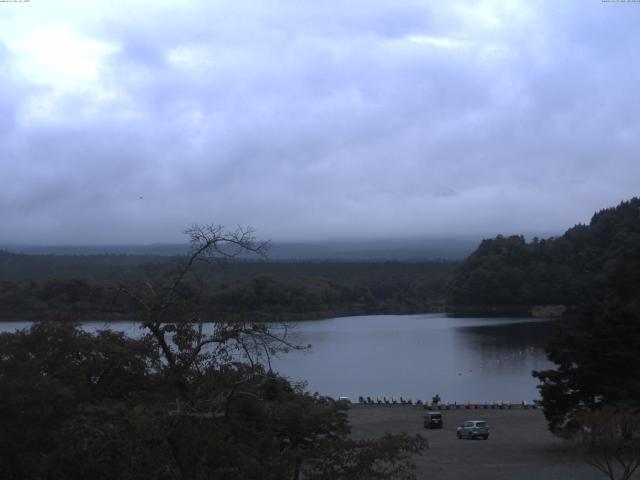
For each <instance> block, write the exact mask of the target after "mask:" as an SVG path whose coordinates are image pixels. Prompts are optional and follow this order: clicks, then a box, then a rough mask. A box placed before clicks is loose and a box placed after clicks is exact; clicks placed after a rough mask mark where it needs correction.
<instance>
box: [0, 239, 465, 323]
mask: <svg viewBox="0 0 640 480" xmlns="http://www.w3.org/2000/svg"><path fill="white" fill-rule="evenodd" d="M180 259H181V257H166V256H165V257H163V256H157V257H153V256H145V255H60V256H56V255H25V254H15V253H10V252H7V251H0V318H4V319H31V318H43V317H44V316H47V315H50V314H52V313H55V314H58V313H65V314H68V313H71V314H74V315H76V316H77V318H81V319H88V318H94V319H96V318H110V319H114V318H123V319H125V318H130V313H131V305H130V299H129V298H127V296H126V295H123V294H122V291H121V288H120V287H121V286H122V285H127V284H129V283H131V282H139V281H143V280H145V279H147V278H157V277H158V276H162V275H164V274H166V273H168V272H170V271H171V270H172V269H173V268H174V267H175V265H177V264H179V262H180ZM456 265H457V263H456V262H450V261H415V262H399V261H385V262H340V261H315V262H310V261H307V262H292V261H289V262H284V261H279V262H277V261H249V260H234V261H226V262H214V263H205V262H202V263H200V264H198V265H197V266H196V267H195V269H194V272H195V275H194V278H193V279H191V280H190V281H189V282H188V284H186V285H185V286H184V288H185V289H188V290H189V294H190V295H191V301H192V303H193V304H195V305H197V306H198V309H199V310H200V311H201V312H202V314H203V316H204V317H205V318H206V317H207V316H208V317H212V316H217V317H223V318H227V319H252V320H282V319H303V318H318V317H326V316H334V315H349V314H364V313H419V312H427V311H442V310H443V309H444V302H445V297H446V291H447V285H448V282H449V279H450V278H451V274H452V272H453V270H454V268H455V266H456Z"/></svg>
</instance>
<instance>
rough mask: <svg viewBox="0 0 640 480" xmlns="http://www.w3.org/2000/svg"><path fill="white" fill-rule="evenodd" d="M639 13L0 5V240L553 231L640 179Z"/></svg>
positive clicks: (337, 5) (633, 190)
mask: <svg viewBox="0 0 640 480" xmlns="http://www.w3.org/2000/svg"><path fill="white" fill-rule="evenodd" d="M89 4H90V5H89ZM639 24H640V4H638V3H615V2H599V1H593V2H591V1H588V2H582V1H580V2H579V1H575V2H558V1H548V2H529V1H522V2H511V1H472V2H423V1H416V2H396V1H391V0H389V1H382V0H374V1H366V2H365V1H350V2H341V1H333V0H332V1H323V2H306V1H300V0H283V1H278V2H261V1H258V0H255V1H232V2H229V1H225V2H223V1H219V2H197V1H194V2H163V1H138V2H98V3H96V2H79V1H78V2H64V1H56V2H29V3H5V4H0V72H1V75H2V81H3V83H2V84H3V88H2V89H0V178H2V179H3V182H2V183H3V187H2V189H0V218H1V219H2V228H1V229H0V243H7V242H28V243H75V244H78V243H123V242H161V241H176V240H180V239H181V234H180V232H181V231H182V230H183V229H184V228H185V227H187V226H188V225H190V224H192V223H194V222H200V223H208V222H215V223H222V224H231V225H235V224H238V223H240V224H243V225H253V226H254V227H256V228H257V229H258V231H259V234H260V236H262V237H271V238H274V239H276V240H278V239H281V240H282V239H284V240H303V239H331V238H334V239H341V238H352V239H353V238H374V237H404V236H412V237H415V236H424V235H427V236H432V235H436V236H442V235H458V234H491V235H492V234H494V233H499V232H502V233H520V232H536V231H540V232H549V231H554V230H558V231H560V230H562V229H564V228H565V227H568V226H571V225H572V224H574V223H576V222H578V221H587V220H588V219H589V217H590V215H591V213H592V212H593V211H594V210H596V209H598V208H601V207H605V206H609V205H613V204H616V203H618V202H619V201H620V200H623V199H625V198H628V197H631V196H633V195H636V194H637V193H638V185H639V180H640V159H639V158H638V152H639V151H640V149H639V147H640V109H638V98H639V91H638V86H639V85H640V62H637V58H638V57H637V46H638V45H640V29H638V28H637V26H638V25H639Z"/></svg>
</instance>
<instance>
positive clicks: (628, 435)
mask: <svg viewBox="0 0 640 480" xmlns="http://www.w3.org/2000/svg"><path fill="white" fill-rule="evenodd" d="M577 423H578V424H579V425H580V427H579V428H578V429H577V430H576V431H575V433H574V434H573V435H572V436H571V437H570V441H571V444H572V446H573V447H574V448H576V449H577V450H578V451H579V452H580V453H582V454H583V455H584V456H585V458H586V460H587V462H588V463H589V464H590V465H592V466H593V467H595V468H596V469H598V470H599V471H600V472H602V473H603V474H605V475H606V476H607V477H608V478H610V479H611V480H629V479H630V478H631V476H632V475H633V474H634V472H635V471H636V470H637V469H638V467H640V437H639V436H640V414H639V413H638V412H637V411H636V410H632V409H628V408H625V407H605V408H603V409H601V410H590V411H587V412H584V413H582V414H581V415H579V416H578V417H577Z"/></svg>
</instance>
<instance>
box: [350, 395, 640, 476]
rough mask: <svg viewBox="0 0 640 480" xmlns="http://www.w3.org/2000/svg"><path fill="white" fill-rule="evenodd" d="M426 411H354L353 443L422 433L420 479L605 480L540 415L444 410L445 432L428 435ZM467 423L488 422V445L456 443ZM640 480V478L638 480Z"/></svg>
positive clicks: (381, 408)
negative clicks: (424, 442)
mask: <svg viewBox="0 0 640 480" xmlns="http://www.w3.org/2000/svg"><path fill="white" fill-rule="evenodd" d="M423 414H424V410H423V409H421V408H418V407H410V406H359V405H356V406H354V407H353V408H352V409H351V410H350V412H349V418H350V421H351V426H352V436H353V437H354V438H371V437H377V436H380V435H382V434H384V433H385V432H390V433H400V432H406V433H409V434H415V433H421V434H422V435H424V436H425V437H426V438H427V439H428V441H429V446H430V448H429V449H428V450H425V451H424V452H423V453H422V454H421V455H419V456H417V457H416V459H415V463H416V466H417V476H418V478H419V479H437V480H440V479H442V480H445V479H446V480H449V479H451V480H454V479H460V480H464V479H479V480H485V479H486V480H501V479H509V480H538V479H549V480H556V479H557V480H561V479H562V480H573V479H580V480H592V479H593V480H596V479H602V478H604V477H603V476H602V475H601V474H600V473H599V472H597V471H596V470H595V469H594V468H593V467H590V466H588V465H586V464H584V463H582V462H581V461H580V459H579V458H576V457H574V456H572V455H570V454H569V453H567V452H566V449H565V448H564V445H563V443H562V442H561V441H560V440H558V439H557V438H555V437H554V436H553V435H551V433H549V431H548V430H547V425H546V421H545V419H544V416H543V414H542V412H541V411H540V410H522V409H517V410H465V409H463V410H446V411H443V412H442V416H443V420H444V428H443V429H442V430H426V429H424V428H423V425H422V418H423ZM465 420H486V421H488V422H489V425H490V428H491V436H490V437H489V439H488V440H486V441H485V440H458V439H457V437H456V427H457V426H459V425H460V424H461V423H462V422H464V421H465ZM639 478H640V477H639Z"/></svg>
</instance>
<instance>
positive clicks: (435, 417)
mask: <svg viewBox="0 0 640 480" xmlns="http://www.w3.org/2000/svg"><path fill="white" fill-rule="evenodd" d="M443 426H444V422H443V421H442V414H441V413H440V412H427V413H425V414H424V428H429V429H431V428H442V427H443Z"/></svg>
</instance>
